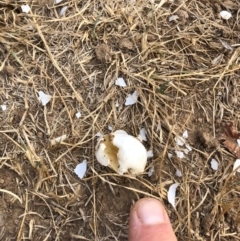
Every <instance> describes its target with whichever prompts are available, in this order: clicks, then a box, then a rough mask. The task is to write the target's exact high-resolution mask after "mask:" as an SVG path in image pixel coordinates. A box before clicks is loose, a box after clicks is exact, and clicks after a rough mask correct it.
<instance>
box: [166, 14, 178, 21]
mask: <svg viewBox="0 0 240 241" xmlns="http://www.w3.org/2000/svg"><path fill="white" fill-rule="evenodd" d="M177 19H179V17H178V15H172V16H170V17H169V18H168V20H169V22H171V21H176V20H177Z"/></svg>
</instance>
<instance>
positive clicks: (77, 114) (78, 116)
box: [75, 111, 82, 119]
mask: <svg viewBox="0 0 240 241" xmlns="http://www.w3.org/2000/svg"><path fill="white" fill-rule="evenodd" d="M75 116H76V117H77V118H78V119H79V118H80V117H81V116H82V114H81V113H80V112H79V111H78V112H77V113H76V114H75Z"/></svg>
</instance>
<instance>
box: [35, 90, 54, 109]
mask: <svg viewBox="0 0 240 241" xmlns="http://www.w3.org/2000/svg"><path fill="white" fill-rule="evenodd" d="M38 95H39V97H38V99H39V100H40V101H41V103H42V105H43V106H45V105H46V104H47V103H48V102H49V101H50V100H51V98H52V96H51V95H47V94H45V93H44V92H43V91H38Z"/></svg>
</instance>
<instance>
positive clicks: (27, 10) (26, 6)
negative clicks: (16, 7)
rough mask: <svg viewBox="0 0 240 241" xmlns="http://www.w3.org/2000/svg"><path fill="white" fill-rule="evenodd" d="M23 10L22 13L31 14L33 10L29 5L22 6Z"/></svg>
mask: <svg viewBox="0 0 240 241" xmlns="http://www.w3.org/2000/svg"><path fill="white" fill-rule="evenodd" d="M21 9H22V12H23V13H29V12H30V10H31V8H30V7H29V5H28V4H25V5H22V6H21Z"/></svg>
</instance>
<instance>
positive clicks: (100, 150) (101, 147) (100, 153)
mask: <svg viewBox="0 0 240 241" xmlns="http://www.w3.org/2000/svg"><path fill="white" fill-rule="evenodd" d="M103 141H104V137H102V138H100V139H99V140H98V144H97V150H96V152H95V155H96V158H97V160H98V162H99V163H100V164H101V165H103V166H109V164H110V160H109V158H108V157H107V155H106V154H105V152H104V151H105V149H106V145H105V143H104V142H103Z"/></svg>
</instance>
